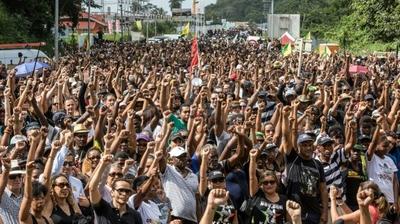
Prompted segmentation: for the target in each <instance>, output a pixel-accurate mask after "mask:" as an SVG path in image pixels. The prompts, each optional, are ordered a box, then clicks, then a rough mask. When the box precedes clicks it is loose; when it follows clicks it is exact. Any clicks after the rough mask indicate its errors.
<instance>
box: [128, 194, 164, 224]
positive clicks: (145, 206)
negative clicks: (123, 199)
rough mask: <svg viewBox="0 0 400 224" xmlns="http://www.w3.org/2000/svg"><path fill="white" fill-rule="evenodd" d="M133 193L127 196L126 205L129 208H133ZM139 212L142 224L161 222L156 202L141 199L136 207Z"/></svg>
mask: <svg viewBox="0 0 400 224" xmlns="http://www.w3.org/2000/svg"><path fill="white" fill-rule="evenodd" d="M135 196H136V194H135V195H132V196H131V197H129V200H128V205H129V207H131V208H133V209H134V208H135V205H134V204H135V203H134V201H135ZM136 211H138V212H139V213H140V216H141V217H142V221H143V224H153V223H161V220H160V217H161V212H160V209H159V207H158V205H157V204H156V203H154V202H153V201H151V200H148V201H142V203H141V204H140V206H139V208H138V209H136Z"/></svg>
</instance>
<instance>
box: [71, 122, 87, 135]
mask: <svg viewBox="0 0 400 224" xmlns="http://www.w3.org/2000/svg"><path fill="white" fill-rule="evenodd" d="M79 133H84V134H86V133H89V130H88V129H87V128H86V127H85V125H83V124H77V125H75V127H74V134H79Z"/></svg>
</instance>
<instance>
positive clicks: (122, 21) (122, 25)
mask: <svg viewBox="0 0 400 224" xmlns="http://www.w3.org/2000/svg"><path fill="white" fill-rule="evenodd" d="M119 7H120V9H121V42H124V19H123V17H122V16H123V15H122V1H121V4H120V5H119Z"/></svg>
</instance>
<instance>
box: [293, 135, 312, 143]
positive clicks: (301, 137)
mask: <svg viewBox="0 0 400 224" xmlns="http://www.w3.org/2000/svg"><path fill="white" fill-rule="evenodd" d="M309 141H314V138H313V137H311V135H309V134H300V135H299V137H298V138H297V144H301V143H304V142H309Z"/></svg>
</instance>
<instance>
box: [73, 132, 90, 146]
mask: <svg viewBox="0 0 400 224" xmlns="http://www.w3.org/2000/svg"><path fill="white" fill-rule="evenodd" d="M87 139H88V133H75V134H74V140H75V144H76V145H77V146H78V147H79V148H82V147H85V145H86V143H87Z"/></svg>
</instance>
